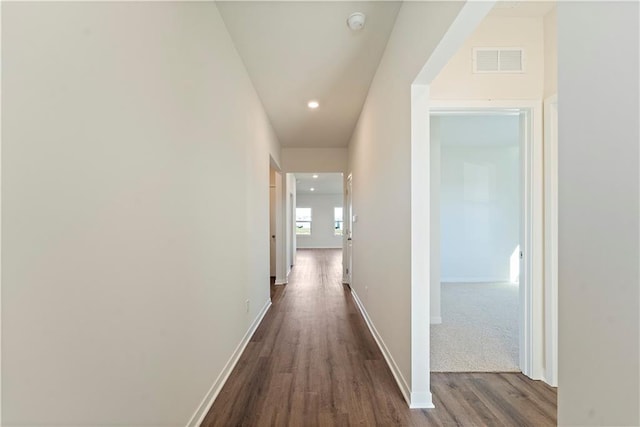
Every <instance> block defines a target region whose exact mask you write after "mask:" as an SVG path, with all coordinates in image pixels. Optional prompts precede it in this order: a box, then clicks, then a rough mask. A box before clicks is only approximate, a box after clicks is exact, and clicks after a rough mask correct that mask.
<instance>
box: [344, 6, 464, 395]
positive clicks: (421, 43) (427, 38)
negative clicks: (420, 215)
mask: <svg viewBox="0 0 640 427" xmlns="http://www.w3.org/2000/svg"><path fill="white" fill-rule="evenodd" d="M461 6H462V3H459V2H404V3H403V4H402V7H401V9H400V12H399V13H398V17H397V21H396V25H395V27H394V30H393V32H392V34H391V37H390V39H389V42H388V44H387V47H386V50H385V53H384V55H383V57H382V60H381V62H380V66H379V68H378V71H377V72H376V76H375V77H374V79H373V82H372V84H371V88H370V90H369V94H368V96H367V100H366V102H365V105H364V109H363V111H362V114H361V115H360V118H359V121H358V124H357V126H356V129H355V130H354V134H353V137H352V139H351V142H350V145H349V172H351V173H352V174H353V209H354V212H353V213H354V214H355V215H357V216H358V221H357V222H356V223H355V224H354V229H353V280H352V284H351V287H352V289H353V290H354V292H355V293H356V294H357V295H358V297H359V299H360V300H361V301H362V304H363V305H364V307H365V309H366V312H367V313H368V316H369V318H370V319H371V321H372V323H373V325H374V327H375V328H376V330H377V333H378V334H379V336H380V338H381V339H382V341H383V342H384V345H385V347H386V349H387V350H388V354H389V355H390V357H391V358H392V365H393V366H394V367H395V368H396V372H395V373H396V375H398V377H400V376H401V378H400V380H399V382H400V384H401V387H402V388H403V392H405V393H406V392H407V390H409V391H411V392H412V393H413V392H414V391H416V390H412V380H411V378H412V375H411V374H412V373H411V262H410V260H411V225H410V224H411V203H410V202H411V188H410V185H409V184H410V182H411V84H412V82H413V81H414V79H415V78H416V75H417V74H418V72H419V71H420V70H421V68H422V67H423V66H424V64H425V62H426V60H427V59H428V57H429V56H430V54H431V53H432V52H433V49H434V48H435V47H436V45H437V44H438V42H439V41H440V39H441V38H442V36H443V34H444V33H445V31H446V30H447V28H448V27H449V25H450V24H451V22H452V20H453V19H454V18H455V16H456V15H457V13H458V11H459V10H460V8H461ZM426 119H427V117H425V120H426ZM390 223H392V224H393V226H389V224H390ZM426 391H427V392H428V384H427V390H426ZM422 392H425V390H420V393H422Z"/></svg>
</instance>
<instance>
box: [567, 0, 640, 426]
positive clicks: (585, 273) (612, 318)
mask: <svg viewBox="0 0 640 427" xmlns="http://www.w3.org/2000/svg"><path fill="white" fill-rule="evenodd" d="M594 17H597V20H594V19H595V18H594ZM594 22H595V23H597V25H594ZM639 28H640V23H639V5H638V3H637V2H608V1H606V2H605V1H603V2H559V3H558V72H559V74H558V95H559V103H558V107H559V144H558V147H559V255H558V259H559V282H558V283H559V285H558V289H559V308H558V315H559V322H560V324H559V342H560V348H559V364H560V365H559V370H558V375H559V378H558V381H559V383H558V423H559V424H560V425H574V426H578V425H579V426H588V425H593V426H595V425H597V426H603V425H609V426H611V425H619V426H622V425H627V426H637V425H640V414H639V411H640V409H639V406H640V372H639V363H638V361H639V360H640V354H639V340H640V331H639V329H640V328H639V321H640V319H639V318H638V316H639V313H640V307H639V304H640V301H639V297H640V295H639V294H640V292H639V287H640V286H639V279H640V278H639V277H638V276H639V274H638V264H639V261H640V250H639V248H640V242H639V240H640V236H639V228H640V227H639V224H638V220H639V218H640V212H639V209H638V204H639V202H640V194H639V189H640V186H639V183H638V178H639V175H640V161H639V157H638V156H639V152H640V150H639V147H638V144H639V141H640V131H639V126H638V118H639V117H640V109H639V107H638V106H639V99H638V97H639V96H638V94H639V92H640V87H639V83H638V75H639V72H640V69H639V66H638V56H639V48H640V46H639V37H638V36H639V34H638V32H639ZM603 82H606V84H603Z"/></svg>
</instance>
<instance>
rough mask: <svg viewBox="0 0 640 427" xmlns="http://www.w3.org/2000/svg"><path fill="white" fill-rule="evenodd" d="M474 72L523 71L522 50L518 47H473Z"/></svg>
mask: <svg viewBox="0 0 640 427" xmlns="http://www.w3.org/2000/svg"><path fill="white" fill-rule="evenodd" d="M473 72H474V73H523V72H524V50H523V49H520V48H476V49H473Z"/></svg>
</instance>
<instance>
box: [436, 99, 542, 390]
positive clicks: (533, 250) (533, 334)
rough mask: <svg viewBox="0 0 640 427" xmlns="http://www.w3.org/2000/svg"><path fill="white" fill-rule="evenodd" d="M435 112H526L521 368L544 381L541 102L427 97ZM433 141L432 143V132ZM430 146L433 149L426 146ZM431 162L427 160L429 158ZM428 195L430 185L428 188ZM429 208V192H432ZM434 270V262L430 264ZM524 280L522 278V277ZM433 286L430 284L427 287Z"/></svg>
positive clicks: (523, 180)
mask: <svg viewBox="0 0 640 427" xmlns="http://www.w3.org/2000/svg"><path fill="white" fill-rule="evenodd" d="M428 110H429V115H428V117H427V120H429V119H430V114H431V112H455V113H474V112H475V113H477V112H482V113H487V112H498V113H505V112H514V113H516V112H520V113H525V116H526V118H527V119H526V128H527V129H526V132H525V135H524V136H525V137H524V138H523V141H522V145H521V159H522V165H521V175H522V178H523V179H522V183H521V186H522V192H521V195H522V202H521V206H522V209H523V210H524V212H523V215H521V230H522V231H521V233H520V234H521V248H520V249H521V251H522V252H523V255H524V256H523V259H522V262H521V271H520V277H521V281H520V282H521V283H520V320H519V323H520V334H519V335H520V346H519V347H520V348H519V353H520V369H521V370H522V372H523V373H524V374H525V375H527V376H528V377H530V378H533V379H538V380H541V379H545V375H544V367H545V363H544V362H545V346H544V344H545V343H544V336H545V321H544V320H545V313H544V250H543V249H544V248H543V245H544V197H543V183H544V169H543V138H542V136H543V133H542V129H543V127H542V124H543V120H542V102H541V101H540V100H492V101H475V100H474V101H468V100H456V101H453V100H451V101H449V100H447V101H442V100H429V106H428ZM428 138H429V145H430V136H429V137H428ZM428 149H429V150H430V147H428ZM425 164H427V165H430V163H429V160H428V159H427V160H426V163H425ZM427 191H428V192H429V193H430V192H431V189H430V187H427ZM428 199H429V207H431V196H430V194H429V196H428ZM429 269H430V266H429ZM522 279H524V280H522ZM429 287H430V285H429Z"/></svg>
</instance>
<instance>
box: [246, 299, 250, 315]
mask: <svg viewBox="0 0 640 427" xmlns="http://www.w3.org/2000/svg"><path fill="white" fill-rule="evenodd" d="M245 304H246V306H247V313H248V312H249V300H246V301H245Z"/></svg>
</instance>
